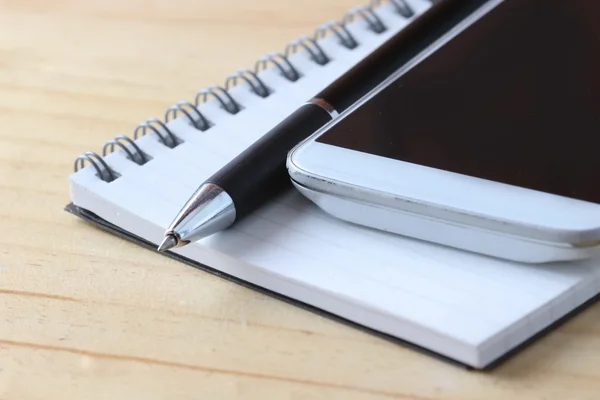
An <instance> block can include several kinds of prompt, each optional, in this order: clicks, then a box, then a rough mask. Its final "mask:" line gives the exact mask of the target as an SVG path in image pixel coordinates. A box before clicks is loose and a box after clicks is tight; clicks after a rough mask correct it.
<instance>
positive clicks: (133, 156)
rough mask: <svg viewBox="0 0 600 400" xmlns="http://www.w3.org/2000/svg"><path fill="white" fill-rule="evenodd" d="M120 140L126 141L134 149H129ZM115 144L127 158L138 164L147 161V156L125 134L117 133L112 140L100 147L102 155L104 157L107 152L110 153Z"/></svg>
mask: <svg viewBox="0 0 600 400" xmlns="http://www.w3.org/2000/svg"><path fill="white" fill-rule="evenodd" d="M121 141H125V142H127V143H128V144H129V145H130V146H131V147H133V149H134V150H135V151H134V152H132V151H131V150H129V148H128V147H127V145H125V144H123V143H121ZM115 146H119V147H120V148H121V150H123V151H124V152H125V153H126V154H127V158H129V159H130V160H131V161H133V162H134V163H136V164H138V165H144V164H145V163H146V162H147V161H148V157H147V156H146V155H145V154H144V153H143V152H142V150H141V149H140V148H139V146H138V145H137V144H136V143H135V142H134V141H133V140H131V139H130V138H128V137H127V136H125V135H119V136H117V137H115V138H114V139H113V140H109V141H108V142H106V143H105V144H104V147H103V148H102V156H103V157H106V156H107V155H108V153H109V152H110V153H112V152H113V151H114V150H115Z"/></svg>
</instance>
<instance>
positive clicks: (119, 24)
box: [0, 0, 600, 400]
mask: <svg viewBox="0 0 600 400" xmlns="http://www.w3.org/2000/svg"><path fill="white" fill-rule="evenodd" d="M358 4H363V3H360V2H359V0H329V1H321V0H303V1H297V2H293V1H282V0H255V1H248V0H219V1H207V0H202V1H200V0H146V1H142V0H128V1H124V0H89V1H75V0H0V224H1V225H0V227H1V228H2V236H1V237H0V399H3V400H7V399H10V400H13V399H15V400H16V399H144V400H150V399H178V398H182V399H232V398H240V399H308V398H315V399H387V398H392V399H460V400H469V399H486V400H494V399H502V400H504V399H527V400H534V399H598V398H600V306H599V305H596V306H593V307H591V308H589V309H587V310H586V311H584V312H583V313H581V314H579V315H578V316H577V317H576V318H574V319H572V320H570V321H569V322H568V323H566V324H564V325H563V326H561V327H560V328H558V329H556V330H554V331H553V332H551V333H550V334H549V335H547V336H545V337H544V338H542V339H540V340H539V341H537V342H535V344H534V345H532V346H530V347H528V348H526V349H525V350H524V351H522V352H520V353H519V354H517V355H516V356H514V357H512V358H511V359H510V360H508V361H507V362H505V363H503V364H502V365H500V366H499V367H497V368H496V369H493V370H492V371H488V372H471V371H467V370H464V369H462V368H460V367H457V366H454V365H450V364H447V363H445V362H442V361H440V360H437V359H434V358H432V357H429V356H426V355H423V354H421V353H417V352H415V351H413V350H410V349H407V348H403V347H401V346H398V345H396V344H392V343H390V342H387V341H384V340H382V339H379V338H375V337H373V336H371V335H369V334H366V333H363V332H359V331H357V330H355V329H352V328H349V327H347V326H343V325H340V324H338V323H336V322H333V321H330V320H327V319H324V318H322V317H318V316H315V315H313V314H311V313H309V312H306V311H303V310H300V309H297V308H295V307H292V306H290V305H287V304H283V303H281V302H279V301H277V300H274V299H271V298H269V297H266V296H264V295H261V294H258V293H256V292H253V291H251V290H249V289H245V288H243V287H240V286H238V285H236V284H233V283H230V282H226V281H224V280H222V279H219V278H217V277H214V276H211V275H209V274H207V273H203V272H201V271H198V270H195V269H193V268H191V267H188V266H186V265H183V264H180V263H177V262H175V261H172V260H169V259H167V258H165V257H163V256H160V255H157V254H154V253H152V252H150V251H146V250H143V249H141V248H139V247H137V246H135V245H133V244H130V243H128V242H126V241H124V240H121V239H118V238H116V237H114V236H111V235H109V234H106V233H103V232H101V231H99V230H97V229H95V228H93V227H91V226H89V225H87V224H85V223H83V222H81V221H80V220H78V219H76V218H74V217H73V216H71V215H69V214H67V213H66V212H64V211H63V206H64V205H65V204H66V203H67V202H68V201H69V187H68V181H67V176H68V175H69V174H70V173H71V171H72V163H73V160H74V158H75V157H76V156H77V155H79V154H80V153H82V152H84V151H87V150H94V151H99V150H100V149H101V145H102V144H103V143H104V142H105V141H106V140H109V139H111V138H112V137H114V136H115V135H116V134H119V133H124V134H130V133H131V131H132V128H133V127H135V126H136V125H137V124H138V123H139V122H141V121H144V120H145V119H146V118H148V117H150V116H162V115H163V113H164V110H165V108H166V107H168V106H169V105H171V104H173V103H174V102H176V101H178V100H182V99H190V98H193V95H194V93H195V92H196V91H197V90H199V89H201V88H204V87H206V86H208V85H211V84H215V83H222V82H223V79H224V77H225V76H226V75H228V74H229V73H231V72H233V71H235V70H237V69H238V68H241V67H250V66H252V65H253V64H254V60H255V59H256V58H257V57H259V56H261V55H263V54H265V53H266V52H268V51H272V50H281V49H283V47H284V45H285V44H286V43H287V42H288V41H289V40H291V39H293V38H295V37H297V36H298V35H300V34H304V33H311V32H312V30H313V29H314V27H315V26H317V25H319V24H320V23H322V22H324V21H326V20H329V19H339V17H340V16H341V15H342V14H343V12H344V11H346V10H347V9H348V8H350V7H352V6H355V5H358Z"/></svg>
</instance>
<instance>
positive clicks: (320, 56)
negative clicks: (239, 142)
mask: <svg viewBox="0 0 600 400" xmlns="http://www.w3.org/2000/svg"><path fill="white" fill-rule="evenodd" d="M386 1H387V2H388V3H390V4H391V5H392V7H393V8H394V10H395V11H396V12H397V13H398V14H399V15H400V16H401V17H404V18H410V17H412V16H413V15H414V11H413V9H412V8H411V7H410V6H409V4H408V3H407V2H406V0H371V2H370V4H369V5H364V6H359V7H355V8H353V9H351V10H349V11H348V12H346V13H345V14H344V15H343V18H342V20H341V22H338V21H329V22H326V23H324V24H322V25H321V26H319V27H318V28H317V29H315V30H314V32H313V35H312V37H311V36H306V35H303V36H300V37H298V38H296V39H295V40H293V41H291V42H289V43H288V44H287V46H286V47H285V49H284V51H283V54H282V53H277V52H274V53H268V54H266V55H264V56H263V57H261V58H259V59H258V60H257V61H256V63H255V65H254V70H250V69H242V70H238V71H236V72H234V73H233V74H231V75H229V76H228V77H227V78H226V80H225V83H224V86H218V85H215V86H210V87H207V88H205V89H203V90H200V91H198V92H197V93H196V96H195V98H194V102H193V103H192V102H189V101H180V102H177V103H175V104H173V105H172V106H170V107H169V108H167V110H166V111H165V115H164V118H163V119H164V122H163V121H161V120H159V119H157V118H149V119H148V120H146V121H144V122H142V123H140V124H139V125H138V126H137V127H136V128H135V129H134V131H133V140H132V139H130V138H129V137H127V136H125V135H118V136H116V137H114V138H113V139H111V140H109V141H107V142H106V143H105V144H104V147H103V148H102V157H101V156H99V155H98V154H96V153H94V152H91V151H88V152H85V153H83V154H81V155H80V156H78V157H77V158H76V159H75V162H74V166H73V168H74V171H75V172H77V171H78V170H79V169H82V168H84V166H85V162H86V161H87V162H89V163H90V164H91V165H92V166H93V168H94V169H95V170H96V176H98V177H99V178H100V179H101V180H103V181H105V182H112V181H113V180H115V179H117V178H118V177H119V175H118V174H117V173H116V172H115V171H113V170H112V169H111V168H110V167H109V166H108V164H107V163H106V161H104V160H103V157H106V156H107V155H108V154H110V153H112V152H113V151H115V149H117V148H119V149H120V150H122V151H123V152H124V153H125V155H126V157H127V158H128V159H129V160H131V161H133V162H134V163H136V164H138V165H143V164H145V163H146V162H148V161H149V160H150V159H151V157H149V156H148V155H146V154H144V153H143V152H142V150H141V149H140V147H139V146H138V145H137V144H136V143H135V140H137V139H138V138H139V137H141V136H144V135H146V134H147V133H148V132H149V131H150V132H151V133H153V134H155V135H156V136H157V137H158V139H159V141H160V143H162V144H163V145H165V146H167V147H169V148H174V147H176V146H177V145H179V144H180V143H181V142H182V141H181V139H179V138H178V137H177V136H176V135H175V134H174V133H173V132H172V131H171V130H170V129H169V128H168V127H167V123H168V122H169V121H171V120H173V119H176V118H178V117H179V116H184V117H185V120H186V121H187V122H188V123H189V124H190V125H191V126H193V127H194V128H196V129H198V130H200V131H206V130H208V129H210V128H211V127H212V126H213V125H214V123H213V122H211V121H210V120H209V119H208V118H207V117H206V116H205V115H204V114H203V113H202V112H201V111H200V110H199V106H200V105H201V104H202V103H204V102H206V101H208V99H209V97H213V98H215V99H216V100H217V102H218V103H219V105H220V107H221V108H222V109H223V110H225V111H226V112H228V113H229V114H232V115H235V114H237V113H238V112H240V111H241V110H243V106H242V105H241V104H239V103H238V102H237V101H236V100H235V99H234V98H233V96H232V95H231V94H230V93H229V91H230V90H231V89H232V88H233V87H235V86H237V85H238V84H239V82H240V81H244V82H246V83H247V84H248V86H249V87H250V91H251V92H252V93H254V94H255V95H257V96H258V97H260V98H266V97H268V96H270V95H271V93H273V92H274V91H273V90H272V89H270V88H269V87H267V85H265V83H264V82H263V81H262V80H261V79H260V78H259V77H258V74H259V73H260V72H261V71H263V70H265V69H267V68H268V65H269V64H272V66H273V68H276V69H277V70H278V71H279V73H280V75H281V76H282V77H283V78H285V79H287V80H288V81H290V82H296V81H297V80H299V79H300V78H301V77H302V74H301V73H300V71H298V69H296V68H295V67H294V65H293V64H292V63H291V62H290V60H289V58H290V57H291V56H292V55H293V54H294V53H296V52H298V51H299V50H300V49H304V50H305V51H306V52H307V53H308V54H309V57H310V59H311V60H312V61H313V62H315V63H316V64H317V65H321V66H322V65H326V64H327V63H329V61H331V59H330V57H329V56H328V55H327V53H326V52H325V51H324V50H323V48H322V47H321V46H320V45H319V44H318V41H319V40H320V39H322V38H324V37H326V36H328V35H334V36H336V37H337V40H338V43H339V44H340V45H341V46H343V47H345V48H347V49H349V50H352V49H355V48H356V47H358V46H359V45H360V43H359V42H358V40H357V39H356V38H355V37H354V36H353V35H352V34H351V33H350V31H349V30H348V29H347V25H348V24H350V23H352V22H353V21H355V20H357V19H362V20H363V21H364V22H365V23H366V24H367V26H368V29H370V30H371V31H373V32H374V33H376V34H380V33H382V32H385V31H386V30H387V29H388V28H387V27H386V26H385V24H384V23H383V21H382V20H381V19H380V18H379V17H378V16H377V13H376V12H375V8H377V7H379V6H380V5H381V4H382V3H384V2H386Z"/></svg>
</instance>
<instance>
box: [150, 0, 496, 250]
mask: <svg viewBox="0 0 600 400" xmlns="http://www.w3.org/2000/svg"><path fill="white" fill-rule="evenodd" d="M433 3H434V4H433V5H432V6H431V7H430V8H429V9H428V10H427V11H425V12H424V13H423V14H421V15H420V16H419V17H417V18H415V19H414V20H413V21H412V22H411V23H410V24H409V25H408V26H407V27H406V28H404V29H402V30H401V31H400V32H398V33H397V34H396V35H394V36H393V37H391V38H390V39H389V40H387V41H386V42H385V43H384V44H383V45H381V46H380V47H379V48H378V49H376V50H375V51H373V52H372V53H371V54H370V55H368V56H367V57H365V58H364V59H363V60H362V61H360V62H359V63H357V64H356V65H355V66H354V67H352V68H351V69H350V70H348V71H347V72H346V73H344V74H342V75H341V76H340V77H339V78H338V79H336V80H335V81H334V82H333V83H332V84H331V85H329V86H328V87H327V88H325V89H324V90H323V91H321V92H320V93H319V94H317V95H316V96H315V97H313V98H312V99H310V100H309V101H307V102H306V103H305V104H304V105H302V106H300V107H299V108H298V109H297V110H295V111H294V112H293V113H292V114H291V115H289V116H288V117H287V118H285V119H284V120H283V121H281V122H280V123H279V124H278V125H276V126H275V127H274V128H273V129H271V130H270V131H269V132H268V133H266V134H265V135H264V136H262V137H261V138H260V139H259V140H258V141H256V142H255V143H253V144H252V145H251V146H250V147H248V148H247V149H246V150H244V151H243V152H242V153H241V154H239V155H238V156H237V157H236V158H234V159H233V160H232V161H231V162H229V163H228V164H227V165H225V166H224V167H223V168H222V169H220V170H219V171H217V172H216V173H215V174H214V175H212V176H211V177H210V178H208V179H207V180H206V181H204V182H203V183H202V184H201V185H200V187H199V188H198V189H197V190H196V192H195V193H194V194H193V195H192V197H191V198H190V199H189V200H188V201H187V202H186V203H185V205H184V206H183V208H182V209H181V211H180V212H179V213H178V214H177V215H176V216H175V218H174V220H173V222H172V223H171V224H170V226H169V227H168V228H167V230H166V232H165V234H164V238H163V241H162V243H161V244H160V246H159V247H158V251H166V250H169V249H172V248H175V247H181V246H185V245H186V244H188V243H190V242H193V241H197V240H199V239H202V238H205V237H207V236H210V235H213V234H215V233H217V232H220V231H222V230H225V229H227V228H229V227H230V226H232V225H233V224H234V223H235V222H237V221H239V220H241V219H242V218H244V217H245V216H246V215H248V214H250V213H251V212H252V211H254V210H256V209H257V208H259V207H260V206H261V205H263V204H265V203H267V202H268V201H270V200H271V199H273V197H274V196H276V195H278V194H279V193H281V192H282V191H283V190H285V189H287V188H289V187H291V183H290V178H289V175H288V172H287V169H286V166H285V163H286V158H287V155H288V152H289V151H290V150H291V149H292V148H293V147H295V146H296V145H297V144H298V143H300V142H301V141H303V140H304V139H306V138H307V137H308V136H310V135H312V134H313V133H315V132H316V131H318V130H319V129H320V128H322V127H323V126H325V125H326V124H327V123H328V122H330V121H332V120H333V119H334V118H336V117H337V116H338V115H339V113H341V112H343V111H344V110H345V109H347V108H349V107H350V106H351V105H352V104H354V103H355V102H356V101H358V100H359V99H360V98H361V97H362V96H364V95H366V94H367V93H368V92H369V91H370V90H372V89H374V88H375V87H376V86H377V85H378V84H379V83H381V82H382V81H383V80H385V78H386V77H387V76H389V75H390V74H392V73H393V72H394V71H395V70H397V69H398V68H400V67H401V66H402V65H403V64H404V63H406V62H408V61H409V60H410V59H411V58H412V57H414V56H416V55H417V54H418V53H419V52H420V51H422V50H424V49H425V48H426V47H427V46H428V45H429V44H431V43H433V41H435V40H436V39H437V38H439V37H440V36H441V35H442V34H444V33H445V32H446V31H448V30H449V29H451V28H452V27H453V26H454V25H456V24H457V23H459V22H460V21H461V20H462V19H463V18H464V17H465V16H466V15H467V14H468V13H470V12H472V11H474V10H475V9H476V8H477V7H478V6H480V5H481V4H483V3H485V0H438V1H433Z"/></svg>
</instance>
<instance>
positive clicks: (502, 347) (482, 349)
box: [71, 0, 600, 366]
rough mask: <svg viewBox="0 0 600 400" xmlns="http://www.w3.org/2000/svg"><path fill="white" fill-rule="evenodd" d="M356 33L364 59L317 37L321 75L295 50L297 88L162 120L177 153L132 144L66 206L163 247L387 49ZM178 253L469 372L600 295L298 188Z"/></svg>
mask: <svg viewBox="0 0 600 400" xmlns="http://www.w3.org/2000/svg"><path fill="white" fill-rule="evenodd" d="M410 4H411V5H413V6H414V7H415V8H416V9H417V10H424V9H425V7H426V6H427V2H425V1H417V0H412V1H410ZM388 7H389V5H388ZM380 12H381V18H382V20H384V21H385V23H386V24H387V25H388V26H389V27H390V29H389V31H388V35H391V34H393V33H394V32H395V31H397V30H398V29H401V28H402V27H404V26H405V25H406V21H404V20H403V19H402V18H400V17H398V16H397V15H395V14H394V13H393V12H392V9H391V8H387V9H385V8H382V9H381V10H380ZM352 29H353V32H354V33H355V34H356V36H357V38H358V40H359V41H361V46H364V47H363V50H361V51H363V53H360V52H358V53H356V52H353V51H349V50H346V49H343V48H341V47H340V46H337V45H336V44H335V42H333V40H334V39H332V38H328V39H325V40H323V46H324V48H328V49H329V51H330V54H331V57H332V58H333V60H332V62H331V63H330V64H329V65H328V66H325V67H321V66H316V65H314V63H312V62H311V61H310V60H308V59H307V57H306V54H304V53H299V54H297V55H296V56H295V57H294V61H293V62H294V65H295V66H298V68H299V69H301V71H302V72H303V75H304V78H303V79H302V82H301V84H300V83H298V82H297V83H296V84H294V83H291V82H287V81H286V80H285V79H283V78H281V77H280V76H279V75H278V74H277V73H276V72H275V71H273V70H269V71H266V72H265V73H263V74H261V79H264V81H265V82H266V83H267V85H268V86H270V87H272V88H274V92H275V93H274V94H273V95H271V96H269V97H268V98H266V99H261V98H257V97H256V96H254V95H252V94H251V93H249V92H248V90H247V87H244V86H243V85H240V86H239V87H236V88H234V90H232V95H234V97H235V98H236V99H238V100H239V102H240V103H241V104H242V105H243V106H244V110H242V111H241V112H240V113H239V114H237V115H235V116H231V115H229V114H227V113H226V112H225V111H224V110H222V109H220V108H219V107H218V105H217V103H216V102H211V103H207V104H205V105H203V106H202V108H201V110H202V111H203V112H205V114H206V116H207V117H208V118H209V119H210V120H211V121H213V122H214V123H215V125H214V126H213V127H211V129H209V130H208V131H206V132H200V131H198V130H196V129H194V128H193V127H192V126H191V125H190V124H189V123H188V122H187V121H186V120H185V119H183V118H180V119H177V120H175V121H172V123H170V124H169V127H170V128H171V129H172V131H173V132H174V133H175V134H176V135H177V136H178V137H180V138H181V139H182V140H183V143H182V144H180V145H179V146H177V147H175V148H173V149H169V148H166V147H165V146H163V145H162V144H161V143H160V142H159V141H158V139H157V138H156V137H155V136H154V135H148V136H145V137H143V138H141V139H140V140H138V145H139V146H140V147H141V148H142V149H143V151H144V152H145V153H147V154H149V155H150V156H151V157H152V158H153V159H152V161H150V162H148V163H147V164H145V165H144V166H138V165H136V164H134V163H133V162H131V161H130V160H128V159H127V158H126V157H125V155H124V154H123V153H122V152H120V151H117V152H114V153H112V154H110V155H109V156H108V157H106V161H107V163H108V164H109V165H110V166H111V168H113V169H114V170H115V171H117V172H118V173H119V174H120V177H119V178H118V179H116V180H115V181H113V182H110V183H106V182H103V181H101V180H99V179H97V177H96V176H95V171H94V170H93V169H92V168H86V169H84V170H81V171H79V172H78V173H76V174H74V175H73V176H72V177H71V183H72V196H73V201H74V202H75V204H77V205H79V206H81V207H83V208H86V209H89V210H91V211H93V212H95V213H96V214H98V215H99V216H101V217H102V218H104V219H106V220H107V221H109V222H112V223H114V224H116V225H119V226H121V227H122V228H124V229H126V230H128V231H130V232H131V233H133V234H135V235H137V236H140V237H143V238H145V239H147V240H149V241H151V242H153V243H159V242H160V241H161V239H162V236H163V233H164V230H165V229H166V227H167V226H168V224H169V223H170V222H171V220H172V218H173V216H174V215H175V214H176V213H177V212H178V211H179V209H180V207H181V206H182V204H184V203H185V201H186V200H187V199H188V198H189V196H190V195H191V194H192V193H193V192H194V191H195V190H196V188H197V186H198V184H199V183H200V182H202V181H203V180H204V179H206V178H208V177H209V176H210V175H211V174H212V173H214V172H215V171H216V170H217V169H218V168H220V167H221V166H222V165H223V164H225V163H226V162H228V161H229V160H231V159H232V158H233V157H235V156H236V155H237V154H239V152H241V151H243V150H244V149H245V148H246V147H247V146H248V145H249V144H251V143H252V142H254V141H255V140H257V139H258V138H259V137H260V136H261V135H263V134H264V133H265V132H267V131H268V130H269V129H270V128H271V127H273V126H274V125H275V124H277V123H278V122H279V121H280V120H281V119H282V118H284V117H285V116H287V115H288V114H289V113H290V112H291V111H293V110H294V109H295V108H296V107H298V106H299V105H300V104H302V103H303V102H304V101H305V100H306V99H308V98H310V97H311V96H312V95H313V94H314V93H316V92H318V91H320V90H321V89H322V88H324V87H325V86H326V85H327V84H328V83H329V82H331V81H332V80H333V79H335V77H336V76H338V75H339V74H341V73H342V72H343V71H344V70H346V69H347V68H350V66H351V65H352V64H353V63H355V62H357V61H358V60H359V59H360V58H361V57H363V56H364V55H366V54H368V52H369V51H371V50H369V49H374V48H376V47H377V45H379V44H381V43H382V41H383V40H385V38H384V37H383V36H378V35H375V34H374V33H370V32H366V31H365V27H364V26H361V25H360V24H358V23H357V24H355V26H354V27H353V28H352ZM299 82H300V81H299ZM267 109H268V112H267V111H261V110H267ZM181 171H186V173H182V172H181ZM190 171H193V173H191V172H190ZM175 251H176V252H178V253H180V254H182V255H183V256H185V257H188V258H190V259H193V260H196V261H198V262H200V263H203V264H207V265H209V266H211V267H213V268H217V269H219V270H221V271H223V272H225V273H228V274H231V275H233V276H236V277H238V278H240V279H243V280H246V281H248V282H251V283H254V284H256V285H259V286H263V287H265V288H267V289H269V290H272V291H275V292H278V293H281V294H283V295H286V296H289V297H292V298H295V299H297V300H299V301H302V302H305V303H307V304H311V305H313V306H316V307H318V308H321V309H324V310H326V311H329V312H332V313H334V314H337V315H340V316H342V317H344V318H347V319H349V320H351V321H355V322H357V323H359V324H363V325H365V326H368V327H370V328H373V329H376V330H379V331H382V332H384V333H388V334H391V335H393V336H396V337H399V338H401V339H405V340H408V341H410V342H413V343H415V344H417V345H421V346H423V347H426V348H428V349H431V350H433V351H436V352H438V353H440V354H443V355H446V356H449V357H452V358H455V359H457V360H460V361H463V362H465V363H468V364H471V365H473V366H483V365H485V364H486V363H488V362H490V361H491V360H493V359H494V358H496V357H499V356H501V355H502V354H503V353H504V352H506V351H508V350H510V349H511V348H512V347H514V346H516V345H518V344H519V343H521V342H522V341H524V340H526V339H527V338H528V337H530V336H531V335H532V334H534V333H535V332H537V331H539V330H541V329H543V327H545V326H546V325H548V324H550V323H551V322H553V321H554V320H555V319H557V318H560V317H561V316H562V315H564V314H565V313H568V312H569V311H570V310H571V309H573V308H574V307H576V306H577V305H579V304H581V303H582V302H584V301H586V300H587V299H589V298H590V297H592V296H594V295H595V294H597V293H598V292H600V267H599V263H598V261H597V260H592V261H583V262H577V263H572V264H558V265H556V264H555V265H551V266H537V265H533V266H532V265H521V264H518V263H512V262H504V261H500V260H495V259H491V258H487V257H484V256H479V255H476V254H471V253H466V252H462V251H458V250H453V249H449V248H444V247H441V246H437V245H434V244H429V243H425V242H420V241H416V240H411V239H408V238H404V237H400V236H397V235H391V234H387V233H384V232H378V231H374V230H370V229H366V228H362V227H359V226H355V225H351V224H348V223H345V222H343V221H340V220H337V219H335V218H332V217H330V216H329V215H327V214H325V213H324V212H322V211H321V210H320V209H318V208H317V207H316V206H315V205H314V204H312V203H311V202H309V201H308V200H307V199H305V198H304V197H303V196H302V195H300V194H299V193H297V192H296V191H294V190H291V191H290V192H289V193H285V194H284V195H283V196H282V197H281V198H278V199H274V200H273V201H272V202H271V203H270V204H268V205H267V206H266V207H263V208H261V209H260V210H258V211H257V212H255V213H254V214H253V215H251V216H249V217H248V218H246V219H244V220H243V221H241V222H240V223H238V224H237V225H236V226H235V227H234V228H233V229H229V230H227V231H224V232H221V233H219V234H217V235H214V236H212V237H210V238H207V239H204V240H201V241H199V242H197V243H194V244H190V245H189V246H186V247H184V248H181V249H176V250H175Z"/></svg>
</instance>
